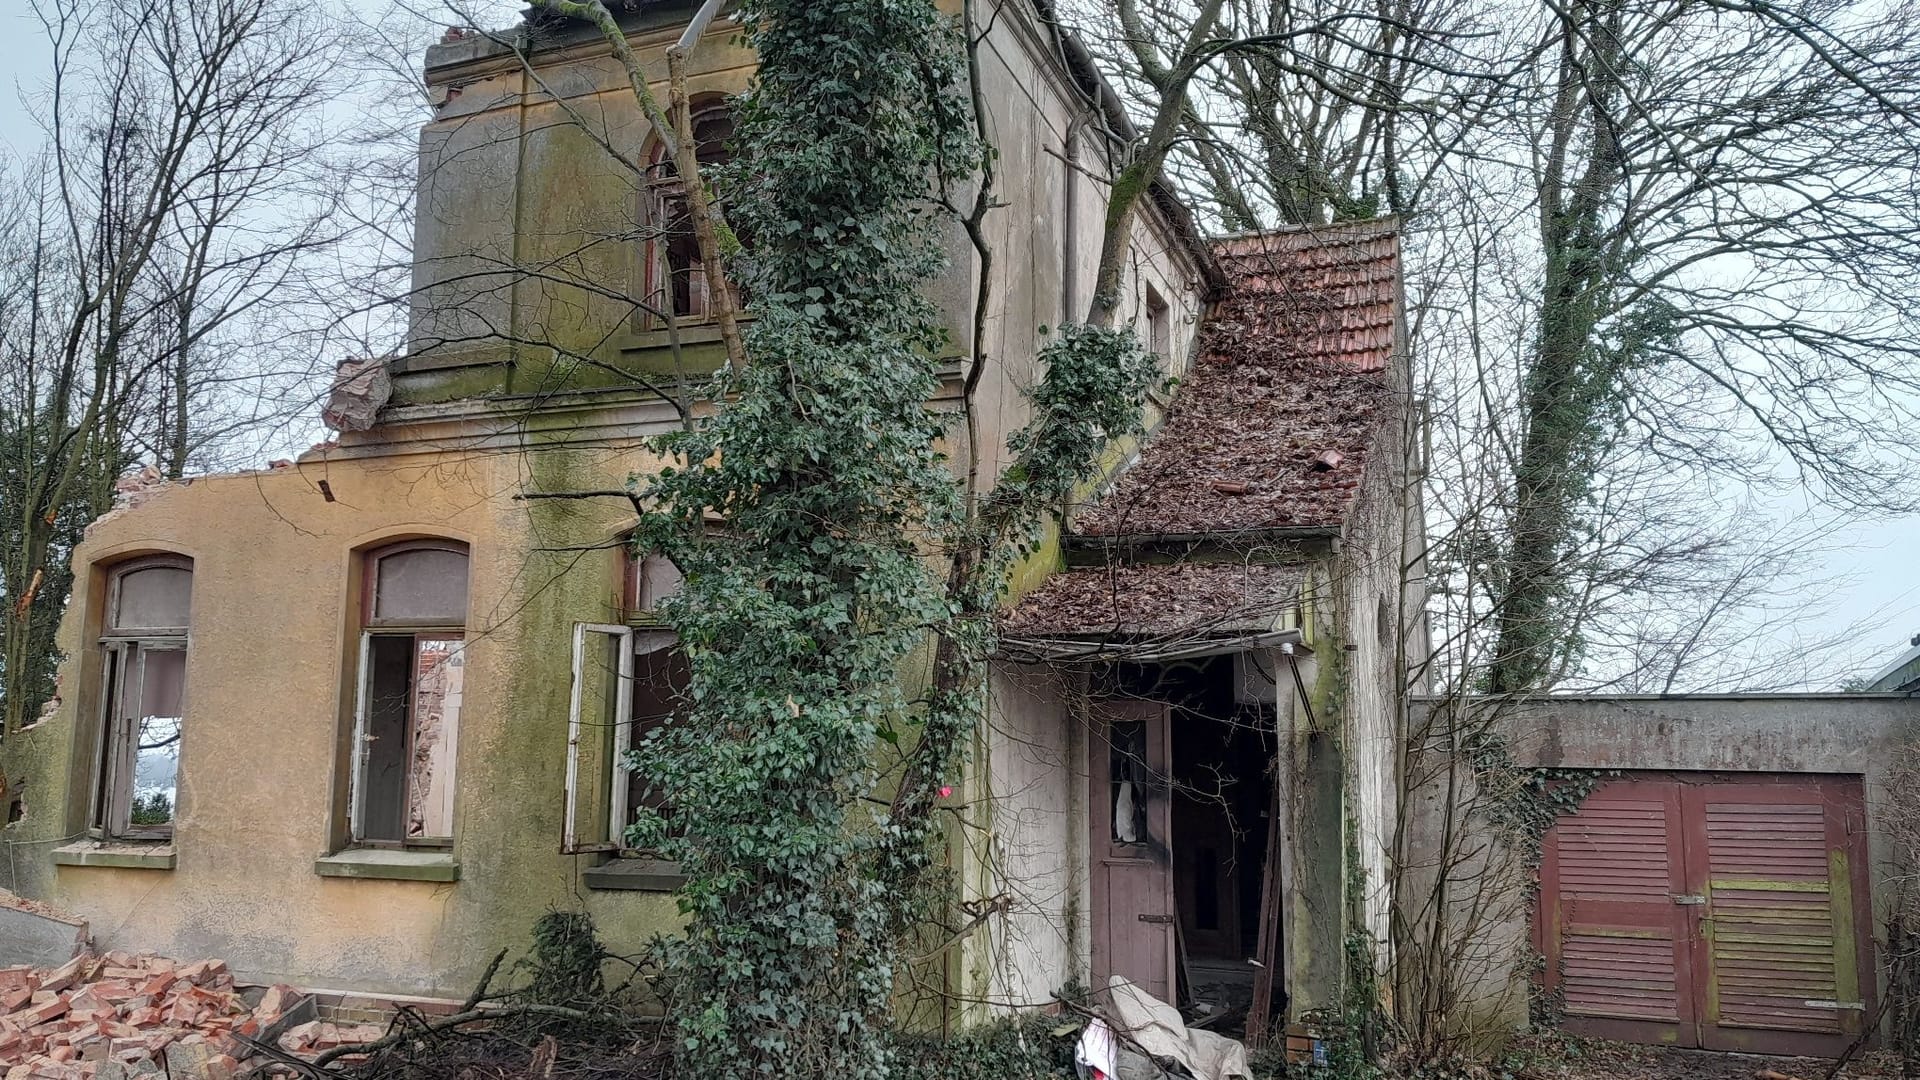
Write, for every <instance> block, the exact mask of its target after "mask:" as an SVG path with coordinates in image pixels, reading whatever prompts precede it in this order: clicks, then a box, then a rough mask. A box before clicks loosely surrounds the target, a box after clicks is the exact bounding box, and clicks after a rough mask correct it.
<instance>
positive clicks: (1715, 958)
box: [1682, 776, 1872, 1054]
mask: <svg viewBox="0 0 1920 1080" xmlns="http://www.w3.org/2000/svg"><path fill="white" fill-rule="evenodd" d="M1682 806H1683V809H1684V813H1685V817H1686V819H1687V823H1688V828H1689V835H1688V844H1687V855H1688V871H1689V873H1688V876H1689V877H1690V878H1691V879H1692V880H1694V881H1696V882H1699V883H1700V884H1701V885H1702V886H1703V887H1702V889H1701V891H1702V893H1703V895H1705V897H1706V900H1707V902H1706V904H1705V905H1704V906H1703V907H1702V908H1701V911H1702V914H1703V916H1704V917H1703V919H1702V921H1701V926H1700V934H1699V937H1698V940H1697V941H1696V944H1695V950H1694V966H1695V973H1696V978H1697V981H1698V983H1699V985H1701V986H1702V987H1703V988H1704V989H1705V994H1706V1000H1705V1001H1704V1002H1703V1006H1704V1007H1703V1008H1702V1009H1701V1011H1700V1045H1702V1046H1706V1047H1711V1048H1714V1049H1720V1050H1747V1051H1756V1052H1762V1053H1785V1054H1835V1053H1838V1052H1839V1051H1841V1050H1842V1049H1844V1048H1845V1047H1846V1045H1847V1044H1848V1043H1849V1042H1851V1041H1853V1039H1854V1038H1855V1037H1856V1036H1857V1035H1858V1034H1859V1032H1860V1027H1861V1024H1862V1023H1863V1022H1864V1019H1865V1010H1866V1008H1867V998H1868V997H1869V996H1870V991H1871V988H1870V987H1868V986H1865V985H1863V981H1862V979H1861V973H1862V972H1870V971H1871V970H1872V969H1871V967H1870V966H1869V965H1868V964H1867V963H1866V961H1867V959H1868V957H1867V956H1866V948H1867V946H1866V943H1865V942H1864V941H1863V940H1862V935H1861V930H1862V929H1863V928H1864V927H1865V926H1866V925H1867V920H1868V919H1869V917H1870V916H1869V914H1868V912H1867V911H1866V910H1865V906H1864V902H1865V899H1866V884H1867V883H1866V878H1865V873H1864V872H1865V865H1864V864H1865V837H1864V835H1863V833H1864V828H1863V824H1864V815H1863V814H1862V812H1861V811H1862V799H1861V792H1860V784H1859V781H1858V780H1855V779H1851V778H1843V777H1792V776H1773V777H1759V778H1754V779H1752V780H1746V779H1742V780H1740V781H1735V782H1724V781H1723V782H1702V783H1688V784H1684V785H1683V792H1682Z"/></svg>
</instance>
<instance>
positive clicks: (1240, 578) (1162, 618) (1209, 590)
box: [1001, 562, 1306, 660]
mask: <svg viewBox="0 0 1920 1080" xmlns="http://www.w3.org/2000/svg"><path fill="white" fill-rule="evenodd" d="M1305 576H1306V574H1305V571H1304V569H1303V568H1301V567H1298V566H1275V565H1270V564H1262V563H1119V562H1116V563H1109V564H1107V565H1104V566H1090V567H1076V568H1074V569H1070V570H1066V571H1064V572H1062V573H1059V574H1055V575H1053V576H1052V577H1050V578H1048V579H1047V580H1046V581H1045V582H1044V583H1042V584H1041V585H1040V587H1039V588H1037V589H1035V590H1034V591H1033V592H1031V593H1029V594H1028V595H1027V597H1026V599H1025V600H1023V601H1022V602H1021V603H1020V605H1019V606H1018V607H1016V608H1014V610H1013V611H1012V612H1010V613H1009V614H1008V615H1007V617H1006V619H1005V620H1004V621H1003V623H1002V626H1001V640H1002V651H1003V653H1005V654H1006V655H1008V656H1010V657H1014V658H1025V659H1034V660H1068V659H1079V660H1101V659H1131V660H1144V659H1158V660H1167V659H1175V658H1179V657H1187V656H1203V655H1207V654H1209V653H1219V652H1236V651H1240V650H1242V649H1247V648H1258V647H1262V646H1265V645H1273V644H1278V643H1279V642H1281V641H1283V640H1298V638H1299V633H1298V626H1299V622H1300V606H1301V599H1302V598H1301V586H1302V583H1303V581H1304V579H1305Z"/></svg>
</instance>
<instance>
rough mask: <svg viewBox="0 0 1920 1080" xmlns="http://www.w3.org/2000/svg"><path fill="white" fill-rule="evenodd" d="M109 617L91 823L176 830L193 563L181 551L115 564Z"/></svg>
mask: <svg viewBox="0 0 1920 1080" xmlns="http://www.w3.org/2000/svg"><path fill="white" fill-rule="evenodd" d="M110 573H111V577H110V578H109V579H108V583H107V607H106V612H105V617H104V618H103V619H102V620H101V623H102V625H101V635H100V647H101V650H102V652H103V653H104V654H105V664H104V666H103V672H102V678H103V685H102V687H101V698H100V700H101V710H102V713H103V717H104V723H103V724H102V725H101V740H100V754H99V760H98V762H97V768H96V770H95V782H94V797H93V803H92V809H91V813H90V820H89V825H90V827H91V831H92V832H93V833H94V834H95V835H97V836H101V837H105V838H113V839H123V840H165V839H169V838H171V837H172V836H173V822H174V811H175V806H176V797H177V793H178V791H179V783H180V740H181V735H182V733H183V731H184V728H185V726H186V693H187V644H188V643H187V628H188V625H189V623H190V622H191V616H192V612H193V564H192V562H191V561H190V560H187V559H184V558H179V557H177V556H171V555H163V556H155V557H151V558H145V559H137V560H134V561H132V562H129V563H126V564H124V565H122V566H118V567H115V568H113V569H112V570H111V571H110Z"/></svg>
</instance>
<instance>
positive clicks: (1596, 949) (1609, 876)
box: [1538, 780, 1699, 1046]
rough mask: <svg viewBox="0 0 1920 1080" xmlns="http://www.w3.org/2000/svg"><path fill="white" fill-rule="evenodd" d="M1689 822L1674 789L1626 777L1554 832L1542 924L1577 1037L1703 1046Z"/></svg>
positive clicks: (1549, 979)
mask: <svg viewBox="0 0 1920 1080" xmlns="http://www.w3.org/2000/svg"><path fill="white" fill-rule="evenodd" d="M1681 820H1682V819H1681V807H1680V791H1679V788H1678V786H1677V785H1675V784H1674V783H1673V782H1671V781H1667V780H1616V781H1611V782H1609V783H1606V784H1604V785H1602V786H1601V787H1600V788H1599V789H1598V790H1596V791H1594V792H1593V793H1592V794H1590V795H1588V796H1587V798H1586V800H1585V801H1584V802H1583V803H1582V804H1581V806H1580V811H1579V813H1577V814H1573V815H1568V816H1563V817H1562V818H1561V819H1560V820H1559V822H1558V823H1557V824H1555V826H1554V827H1553V828H1552V829H1550V830H1548V832H1547V836H1546V842H1545V847H1544V850H1543V852H1542V859H1541V867H1540V879H1541V880H1540V888H1541V915H1542V916H1543V917H1542V918H1541V919H1539V920H1538V924H1539V926H1540V934H1541V937H1542V941H1541V952H1542V953H1544V954H1545V956H1546V959H1547V965H1546V973H1545V982H1546V988H1547V991H1548V993H1549V995H1550V996H1552V997H1553V998H1555V999H1556V1000H1557V1003H1558V1005H1559V1007H1560V1008H1561V1010H1562V1015H1563V1017H1564V1020H1563V1022H1562V1026H1563V1027H1565V1028H1566V1029H1567V1030H1568V1031H1572V1032H1575V1033H1576V1034H1582V1035H1593V1036H1597V1037H1600V1038H1607V1039H1625V1040H1628V1041H1631V1042H1646V1043H1663V1044H1666V1045H1669V1046H1697V1045H1699V1041H1698V1034H1697V1027H1696V1023H1695V1016H1694V1001H1695V995H1694V988H1693V953H1692V945H1691V935H1692V933H1693V925H1692V923H1693V917H1694V916H1693V907H1692V906H1690V905H1688V904H1687V903H1685V901H1684V897H1685V896H1686V852H1685V848H1684V846H1683V845H1684V843H1685V841H1684V837H1683V829H1682V825H1681Z"/></svg>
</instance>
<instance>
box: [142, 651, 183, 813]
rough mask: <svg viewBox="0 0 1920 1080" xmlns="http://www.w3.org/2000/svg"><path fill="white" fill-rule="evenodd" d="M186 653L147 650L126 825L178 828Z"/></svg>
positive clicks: (143, 658)
mask: <svg viewBox="0 0 1920 1080" xmlns="http://www.w3.org/2000/svg"><path fill="white" fill-rule="evenodd" d="M186 683H187V654H186V652H185V651H183V650H180V649H164V650H145V651H144V652H143V654H142V656H141V676H140V700H139V709H138V710H137V711H136V713H135V720H134V726H133V747H132V750H133V767H132V792H131V796H132V797H131V799H130V801H129V804H128V819H127V824H128V825H129V826H130V827H132V828H134V829H152V828H155V827H161V826H170V825H172V824H173V805H174V795H175V790H176V785H177V782H178V777H179V771H180V727H181V714H182V711H183V710H182V709H181V702H182V701H183V700H184V698H185V691H186Z"/></svg>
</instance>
